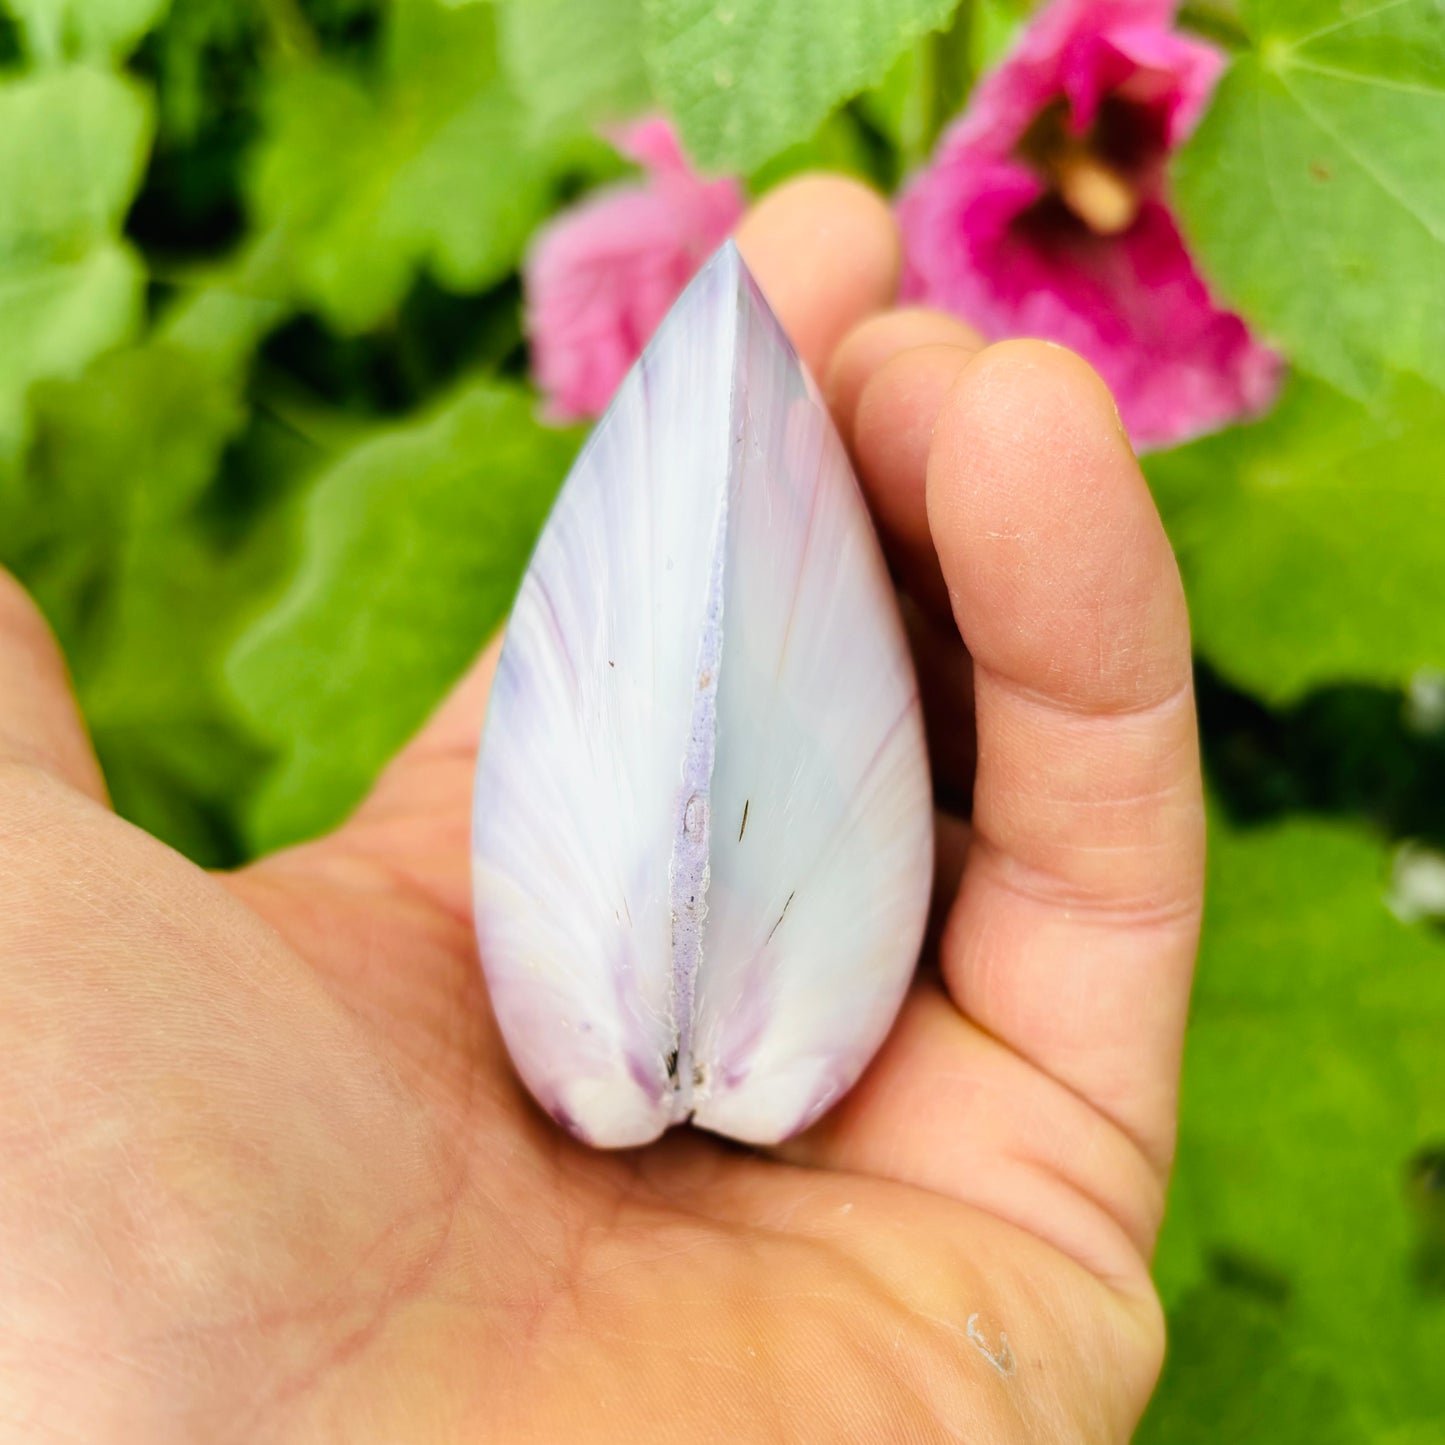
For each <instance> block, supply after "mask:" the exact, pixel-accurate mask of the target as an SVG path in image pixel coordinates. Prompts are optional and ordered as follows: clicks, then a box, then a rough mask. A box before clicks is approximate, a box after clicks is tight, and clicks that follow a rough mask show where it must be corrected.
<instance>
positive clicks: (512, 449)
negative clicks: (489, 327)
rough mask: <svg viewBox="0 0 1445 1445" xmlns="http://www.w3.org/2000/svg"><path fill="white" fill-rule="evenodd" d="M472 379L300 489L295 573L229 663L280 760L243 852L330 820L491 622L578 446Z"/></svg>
mask: <svg viewBox="0 0 1445 1445" xmlns="http://www.w3.org/2000/svg"><path fill="white" fill-rule="evenodd" d="M533 408H534V402H533V399H532V398H531V397H530V396H529V395H528V394H527V393H525V392H523V391H521V390H520V389H517V388H513V387H508V386H503V385H500V384H495V383H487V382H482V383H476V384H474V385H472V386H471V387H470V388H469V389H467V390H466V391H464V392H462V393H461V394H460V395H459V396H458V397H457V398H456V399H455V400H453V401H452V402H451V403H450V404H449V405H447V406H446V407H444V408H443V409H442V410H441V411H439V412H438V413H436V414H435V415H434V416H432V417H430V418H428V419H426V420H423V421H419V422H416V423H414V424H411V425H407V426H403V427H398V428H397V429H395V430H394V431H393V432H391V433H389V434H386V435H384V436H381V437H378V438H377V439H376V440H374V441H370V442H367V443H365V444H363V445H361V446H359V447H358V448H356V450H355V451H353V452H352V453H351V454H350V455H348V456H346V457H344V458H342V459H341V460H340V461H338V462H337V463H336V465H335V466H333V467H331V468H330V469H329V470H328V471H327V472H326V473H325V474H324V475H322V476H321V477H320V478H319V480H318V481H317V483H316V486H315V489H314V492H313V493H312V495H311V497H310V499H309V502H308V506H307V516H306V525H305V544H304V551H303V556H302V561H301V566H300V569H299V571H298V572H297V574H296V577H295V579H294V581H293V582H292V584H291V585H290V587H289V589H288V590H287V592H286V593H285V595H284V596H283V597H282V598H281V600H280V602H279V603H278V605H277V606H276V607H275V608H274V610H273V611H271V612H270V613H269V614H268V615H266V616H265V617H263V618H261V619H260V620H259V621H258V622H257V623H256V625H255V626H254V627H253V628H252V629H251V630H250V631H249V632H248V633H247V635H246V636H244V637H243V638H242V640H241V642H240V644H239V646H238V648H237V650H236V652H235V654H234V655H233V657H232V659H231V665H230V674H231V678H232V681H233V683H234V685H235V688H236V690H237V692H238V694H239V695H240V697H241V698H242V699H243V701H244V703H245V705H246V707H247V709H248V710H249V711H250V713H251V715H252V716H253V717H254V719H255V721H256V724H257V726H258V727H260V728H261V729H263V730H264V731H265V732H266V733H267V734H268V735H269V736H271V737H272V738H274V739H275V741H276V742H277V743H278V744H279V745H280V747H281V748H282V749H283V751H284V756H283V761H282V764H281V768H280V771H279V772H278V774H277V776H276V777H275V778H274V779H273V782H272V785H271V786H270V787H269V789H268V791H267V793H266V795H265V797H264V798H263V799H262V800H261V802H260V805H259V809H258V812H257V815H256V818H255V836H256V841H257V842H258V843H259V844H260V845H261V846H267V847H269V846H274V845H276V844H279V843H283V842H289V841H292V840H294V839H296V838H298V837H302V836H306V835H308V834H311V833H315V832H318V831H320V830H321V829H322V828H324V827H326V826H328V825H330V824H332V823H334V822H336V821H337V820H338V819H339V818H340V817H341V816H342V815H344V813H345V812H346V811H347V809H348V808H350V807H351V806H352V805H353V804H354V803H356V802H357V800H358V799H359V798H360V797H361V796H362V794H363V793H364V792H365V790H366V788H367V786H368V785H369V784H370V782H371V780H372V779H373V778H374V777H375V776H376V773H377V772H378V771H379V769H380V768H381V766H382V764H383V763H384V762H385V761H386V760H387V759H388V758H389V757H390V756H391V754H392V753H393V752H394V751H395V750H396V748H397V747H399V746H400V744H401V743H402V742H404V741H405V740H406V738H407V737H408V736H409V735H410V734H411V733H412V732H413V731H414V730H415V728H416V727H417V726H418V724H419V723H420V722H421V721H422V720H423V719H424V718H425V717H426V716H427V714H428V713H429V712H430V710H431V709H432V707H433V706H435V704H436V702H437V701H438V699H439V698H440V697H441V695H442V694H443V692H444V691H445V690H446V688H447V687H448V686H449V685H450V684H451V683H452V682H453V681H454V680H455V679H456V678H457V676H458V675H459V674H460V673H461V672H462V670H463V669H464V668H465V666H466V664H467V663H468V662H469V661H470V660H471V659H472V657H474V656H475V655H476V653H477V652H478V651H480V649H481V647H482V645H483V643H484V642H485V641H486V640H487V638H488V636H489V635H490V634H491V632H492V631H493V630H494V629H495V628H496V627H497V625H498V623H500V621H501V619H502V616H503V614H504V613H505V611H506V608H507V606H508V604H509V603H510V601H511V598H512V593H513V591H514V589H515V587H516V585H517V582H518V580H519V578H520V576H521V573H522V569H523V566H524V565H525V563H526V559H527V556H528V553H529V551H530V549H531V546H532V542H533V540H534V538H535V536H536V533H537V530H538V528H539V527H540V525H541V523H542V520H543V518H544V517H545V515H546V512H547V509H548V507H549V506H550V504H551V501H552V497H553V495H554V493H555V491H556V488H557V485H558V483H559V482H560V481H561V479H562V475H563V473H564V472H565V470H566V468H567V465H568V463H569V461H570V459H571V457H572V454H573V451H574V449H575V446H576V441H577V438H576V436H575V435H574V434H573V433H570V432H558V431H553V430H549V429H547V428H545V427H543V426H541V425H540V424H539V423H538V422H537V421H536V420H535V419H534V416H533Z"/></svg>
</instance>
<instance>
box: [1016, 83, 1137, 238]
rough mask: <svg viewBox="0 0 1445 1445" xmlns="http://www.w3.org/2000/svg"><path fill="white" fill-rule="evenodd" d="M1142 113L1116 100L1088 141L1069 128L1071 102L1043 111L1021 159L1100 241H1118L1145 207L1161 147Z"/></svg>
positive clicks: (1025, 142) (1106, 106)
mask: <svg viewBox="0 0 1445 1445" xmlns="http://www.w3.org/2000/svg"><path fill="white" fill-rule="evenodd" d="M1141 110H1142V108H1141V107H1139V106H1137V105H1131V104H1130V103H1128V102H1127V101H1122V100H1119V99H1118V98H1115V97H1111V98H1110V99H1108V100H1106V101H1105V102H1104V104H1103V105H1102V106H1101V107H1100V110H1099V115H1098V118H1097V119H1096V121H1095V123H1094V125H1093V126H1091V127H1090V128H1089V130H1088V131H1087V132H1085V133H1084V134H1083V135H1080V134H1078V133H1076V132H1075V131H1074V130H1073V129H1072V128H1071V127H1070V126H1069V123H1068V120H1069V109H1068V104H1067V102H1065V101H1062V100H1059V101H1055V102H1054V103H1053V104H1052V105H1050V106H1048V107H1047V108H1046V109H1044V110H1043V111H1041V112H1040V113H1039V115H1038V116H1037V117H1036V119H1035V120H1034V123H1033V124H1032V125H1031V126H1030V127H1029V128H1028V130H1027V132H1026V133H1025V134H1024V138H1023V140H1022V141H1020V143H1019V154H1020V156H1021V157H1022V158H1023V159H1024V160H1025V161H1027V162H1028V164H1029V165H1030V166H1032V167H1033V169H1034V170H1035V171H1037V172H1038V173H1039V175H1040V176H1042V177H1043V179H1044V180H1045V181H1046V182H1047V184H1048V187H1049V191H1050V194H1052V195H1053V196H1056V197H1057V198H1058V200H1059V201H1061V202H1062V203H1063V205H1064V206H1065V208H1066V209H1067V210H1068V211H1069V212H1070V213H1071V214H1072V215H1074V216H1075V217H1077V218H1078V219H1079V220H1080V221H1082V222H1083V223H1084V225H1085V226H1087V227H1088V229H1089V230H1090V231H1092V232H1093V233H1094V234H1095V235H1096V236H1118V235H1121V234H1122V233H1123V232H1125V231H1127V230H1128V229H1129V227H1130V226H1132V225H1133V224H1134V222H1135V220H1136V219H1137V217H1138V215H1139V207H1140V206H1141V205H1142V204H1143V202H1144V193H1145V187H1146V184H1147V181H1148V177H1149V174H1150V171H1151V170H1152V164H1151V163H1152V162H1153V161H1154V160H1155V159H1156V156H1155V154H1154V152H1155V150H1156V147H1155V145H1154V144H1153V143H1152V142H1153V137H1152V136H1151V134H1150V132H1151V130H1152V129H1153V127H1152V126H1150V125H1149V124H1148V118H1147V117H1146V116H1145V115H1144V114H1142V113H1141Z"/></svg>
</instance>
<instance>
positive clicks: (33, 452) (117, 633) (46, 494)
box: [0, 344, 281, 863]
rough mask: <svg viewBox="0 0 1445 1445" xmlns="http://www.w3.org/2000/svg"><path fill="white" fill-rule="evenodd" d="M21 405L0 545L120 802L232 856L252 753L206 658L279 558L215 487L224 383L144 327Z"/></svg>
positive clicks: (188, 842) (226, 429)
mask: <svg viewBox="0 0 1445 1445" xmlns="http://www.w3.org/2000/svg"><path fill="white" fill-rule="evenodd" d="M34 412H35V427H34V441H33V444H32V446H31V448H30V453H29V456H28V458H27V466H26V471H25V475H24V490H23V491H22V493H21V494H20V495H19V496H18V497H12V498H11V505H12V507H13V509H14V511H13V515H12V516H9V517H7V519H6V522H5V525H4V526H3V528H0V535H3V537H4V546H3V552H4V554H5V556H4V560H5V561H6V562H7V563H8V564H9V565H11V566H12V567H14V568H15V570H16V572H17V573H18V574H19V576H20V577H21V579H22V580H23V581H24V582H26V584H27V585H28V586H29V587H30V588H31V590H32V591H33V592H34V594H35V596H36V598H37V600H38V601H39V602H40V604H41V606H42V608H43V609H44V610H45V612H46V614H47V615H48V617H49V618H50V621H51V623H52V625H53V626H54V627H55V629H56V632H57V634H58V636H59V639H60V641H61V644H62V646H63V648H64V650H65V652H66V655H67V657H68V658H69V660H70V663H71V667H72V670H73V672H74V675H75V681H76V687H77V691H78V693H79V696H80V700H81V704H82V707H83V709H84V711H85V714H86V718H87V720H88V722H89V724H90V728H91V732H92V735H93V737H94V739H95V743H96V748H97V751H98V752H99V754H100V757H101V762H102V765H103V766H104V768H105V771H106V775H107V779H108V781H109V783H110V787H111V791H112V795H113V797H114V800H115V803H116V806H117V807H118V808H119V810H120V811H121V812H122V813H124V814H125V815H126V816H127V817H130V818H132V819H133V820H134V821H136V822H138V823H140V824H142V825H143V826H145V827H147V828H148V829H150V830H152V831H154V832H156V833H157V834H158V835H159V836H161V837H162V838H163V839H165V840H166V841H167V842H170V843H173V844H175V845H176V846H178V847H181V848H183V849H184V850H185V851H187V852H189V853H190V854H191V856H193V857H196V858H198V859H200V860H201V861H204V862H210V863H222V862H232V861H235V859H236V855H237V842H238V834H237V832H236V827H235V822H234V819H233V818H232V816H231V811H232V810H233V808H234V805H235V802H236V800H237V799H238V797H239V796H240V795H241V793H242V792H243V790H244V788H245V787H246V786H247V784H248V782H249V781H250V780H251V778H252V777H253V776H254V775H255V774H256V773H257V772H258V770H259V765H260V759H261V753H260V751H259V749H258V746H257V744H256V742H255V741H254V740H253V739H252V738H251V737H250V736H249V735H248V733H247V731H246V729H245V726H244V723H243V719H242V717H241V715H240V714H239V712H238V711H237V709H236V708H235V706H234V705H233V704H232V703H231V701H230V700H229V697H228V695H227V693H226V691H225V688H224V684H223V679H222V675H221V670H220V664H221V659H222V657H223V655H224V650H225V648H226V646H227V645H228V644H229V642H230V640H231V637H232V635H233V634H234V633H235V631H236V630H237V628H238V619H239V617H240V616H241V615H242V614H243V613H244V610H245V608H246V607H247V606H249V605H254V602H253V599H254V598H255V596H256V595H258V594H260V593H262V592H263V591H264V588H265V587H266V586H267V585H268V584H269V583H270V580H271V577H272V576H273V574H274V573H275V572H276V571H277V570H278V567H279V563H280V561H281V557H280V556H279V555H278V553H277V549H276V547H275V545H274V544H275V540H276V539H275V538H274V536H272V535H270V534H269V533H268V530H267V528H266V527H265V525H264V520H265V519H264V516H263V515H259V514H257V513H255V512H252V513H251V514H250V515H248V517H247V525H246V527H245V530H244V533H243V537H242V539H241V540H240V541H239V542H238V541H237V539H236V538H235V536H234V528H233V527H232V526H231V524H230V523H229V522H228V521H227V520H226V519H225V518H224V516H223V515H222V510H221V507H220V499H219V498H218V496H217V495H216V489H215V478H216V474H217V471H218V468H219V465H220V460H221V456H222V452H223V449H224V448H225V447H226V445H227V444H228V442H229V441H230V440H231V438H232V437H233V436H234V435H235V434H236V432H237V430H238V428H239V427H240V425H241V423H242V420H243V417H244V413H243V410H242V408H241V405H240V402H239V400H238V397H237V395H236V392H235V383H234V381H233V380H232V379H230V378H228V377H226V376H225V375H224V374H223V373H222V372H220V371H218V370H217V369H215V368H213V367H212V366H210V365H209V364H208V363H207V362H206V360H205V359H204V358H203V357H201V356H199V355H197V354H195V353H192V352H187V351H184V350H181V349H180V348H177V347H172V346H166V345H160V344H150V345H146V346H140V347H134V348H130V349H125V350H120V351H115V352H112V353H110V354H109V355H107V356H104V357H102V358H100V359H99V360H97V361H96V362H95V363H94V364H93V365H92V366H91V367H90V368H89V369H88V370H87V371H86V372H85V373H84V374H83V375H82V376H80V377H78V378H76V379H74V380H68V381H51V382H46V383H43V384H41V385H39V386H37V387H36V388H35V392H34ZM258 544H259V545H258Z"/></svg>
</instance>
